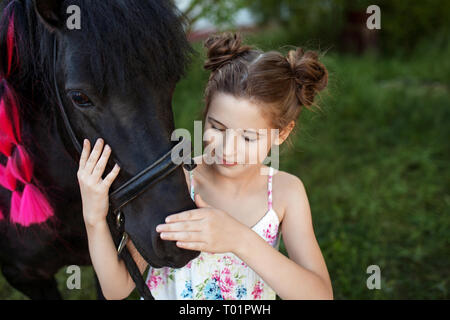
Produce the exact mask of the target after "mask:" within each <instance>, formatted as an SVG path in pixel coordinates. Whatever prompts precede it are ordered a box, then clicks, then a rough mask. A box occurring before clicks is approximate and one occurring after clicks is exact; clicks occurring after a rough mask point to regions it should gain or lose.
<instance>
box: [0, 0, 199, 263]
mask: <svg viewBox="0 0 450 320" xmlns="http://www.w3.org/2000/svg"><path fill="white" fill-rule="evenodd" d="M8 5H9V7H8V8H7V10H4V11H5V12H4V17H7V18H5V20H6V19H7V21H8V23H9V25H10V26H9V27H8V32H6V36H5V39H4V40H5V41H3V40H2V41H1V42H2V46H1V48H0V49H1V50H2V51H3V52H8V55H7V56H6V59H5V58H4V60H5V61H2V65H3V66H6V68H5V67H4V68H3V70H2V73H3V76H4V78H5V79H7V78H11V79H13V78H14V76H13V75H10V74H9V73H11V72H13V71H12V70H13V69H14V68H15V67H18V71H17V74H18V77H19V78H24V77H26V75H24V73H25V72H24V71H23V70H27V73H34V74H32V75H28V76H32V77H33V80H32V81H29V83H30V85H33V84H36V83H39V87H38V86H37V84H36V90H30V89H28V92H33V91H38V90H39V91H41V92H39V93H36V94H44V95H45V97H46V101H47V105H46V106H43V108H50V114H53V115H54V116H56V117H58V114H57V112H56V111H55V112H51V110H56V106H57V105H56V95H55V91H54V88H52V84H53V82H52V77H53V74H54V72H55V74H56V82H57V86H58V88H59V92H60V94H61V97H62V102H63V104H64V106H65V108H66V112H67V114H68V118H69V120H70V122H71V125H72V127H73V129H74V131H75V134H76V136H77V137H78V139H79V141H80V142H82V140H83V139H84V138H87V139H89V140H90V141H91V142H95V140H96V139H97V138H99V137H101V138H103V139H104V140H105V142H106V143H108V144H109V145H110V146H111V148H112V150H113V154H114V157H115V159H117V161H118V162H119V163H118V164H119V165H120V167H121V173H120V174H119V176H118V177H117V179H116V181H115V182H114V184H113V185H112V190H114V189H115V188H116V187H117V186H119V185H121V184H122V183H123V182H125V181H126V180H128V179H129V178H131V177H132V176H134V175H135V174H136V173H138V172H139V171H141V170H142V169H143V168H145V167H147V166H148V165H149V164H151V163H153V162H154V161H155V160H157V159H158V158H159V157H160V156H162V155H163V154H165V153H166V152H167V151H168V150H170V149H171V148H172V147H173V145H174V142H172V141H171V134H172V132H173V130H174V122H173V121H174V120H173V114H172V108H171V107H172V105H171V99H172V93H173V90H174V88H175V84H176V82H177V81H178V80H179V79H180V77H181V76H183V74H184V72H185V68H186V66H187V63H188V62H189V58H190V55H191V54H192V53H193V51H192V48H191V47H190V45H189V43H188V42H187V40H186V37H185V34H184V31H183V21H182V20H181V17H180V16H179V15H178V14H177V13H179V12H178V11H177V10H176V8H175V7H174V6H173V5H172V4H171V2H170V1H159V0H154V1H141V0H129V1H121V0H115V1H87V0H71V1H58V0H34V1H31V0H30V1H18V0H14V1H10V2H9V4H8ZM69 6H72V8H73V6H76V10H75V11H70V10H68V7H69ZM78 9H79V10H80V11H79V13H80V14H79V16H78V18H79V19H80V22H81V24H80V27H81V28H80V29H73V30H71V29H69V28H68V24H67V19H69V18H71V17H72V18H74V17H73V15H71V13H70V12H72V13H73V14H75V15H76V14H77V12H78V11H77V10H78ZM68 12H69V13H68ZM18 17H19V18H18ZM54 37H56V41H57V48H58V50H57V56H56V70H54V69H53V65H52V61H53V60H52V59H53V52H52V50H53V40H54V39H55V38H54ZM14 39H18V40H17V41H16V42H17V45H16V46H14ZM3 44H5V45H3ZM14 50H17V55H15V54H14ZM9 53H11V55H9ZM22 60H23V61H22ZM17 63H18V64H17ZM36 73H38V74H36ZM36 79H37V81H36ZM9 83H14V80H11V81H10V82H8V85H5V86H3V88H4V90H3V91H4V93H3V94H2V96H4V97H6V98H5V99H7V103H6V102H5V105H7V106H8V107H7V108H4V109H5V110H7V113H8V114H7V117H6V116H5V117H4V118H5V119H8V124H10V126H6V127H5V128H7V130H3V131H6V132H4V133H3V134H2V135H0V138H1V139H3V140H5V142H4V143H2V142H1V141H3V140H0V146H2V147H1V148H2V152H3V153H4V154H5V155H8V154H9V156H10V157H16V158H18V159H19V160H17V161H11V165H10V167H11V170H7V167H6V166H5V167H1V168H0V169H1V170H3V171H4V172H5V173H4V174H3V175H2V176H3V177H4V179H3V183H2V185H8V186H9V187H10V189H11V190H14V188H15V186H14V185H13V184H14V181H16V180H18V179H16V178H18V176H17V175H21V176H22V180H23V181H22V182H23V183H25V184H26V183H27V182H28V180H27V178H28V177H29V176H30V177H29V178H30V179H29V180H30V182H32V176H33V168H32V162H31V159H29V160H30V161H29V162H26V161H24V160H23V159H25V160H26V159H28V158H29V157H27V153H26V150H25V149H24V148H17V147H16V146H17V145H20V139H19V138H18V134H20V128H19V126H20V119H19V118H20V117H19V113H20V111H19V110H17V109H18V108H13V107H11V106H14V105H15V102H14V95H12V94H11V92H12V90H10V91H8V90H9V88H10V87H11V88H12V86H11V85H9ZM38 88H39V89H38ZM8 95H9V96H8ZM5 101H6V100H5ZM16 105H18V104H16ZM17 119H18V121H17V122H18V125H17V126H15V125H14V123H15V122H16V120H17ZM57 119H58V120H57V123H58V126H59V128H60V129H59V132H60V134H61V136H62V139H63V141H64V142H65V143H64V144H65V147H66V149H67V151H68V152H69V153H71V154H73V155H77V154H76V153H75V152H74V151H75V150H74V149H73V146H72V145H71V141H70V139H69V137H68V135H67V132H65V129H64V126H63V124H62V119H60V118H57ZM18 132H19V133H18ZM74 161H76V162H78V161H79V157H76V156H74ZM16 163H19V164H20V165H21V166H17V165H16V166H15V167H14V165H15V164H16ZM8 164H9V162H8ZM24 164H25V165H24ZM26 164H29V166H27V165H26ZM113 165H114V163H111V164H109V165H108V167H107V169H106V171H105V175H106V174H107V173H108V172H109V171H110V170H111V169H112V166H113ZM14 169H16V170H15V171H16V172H15V171H14ZM16 174H17V175H16ZM0 175H1V173H0ZM73 179H74V183H76V176H74V177H73ZM9 184H11V185H9ZM29 184H30V185H32V184H31V183H29ZM28 189H30V190H32V191H34V192H35V193H34V194H33V196H34V198H36V197H39V196H42V198H39V200H42V199H45V197H43V195H40V194H39V193H38V191H39V190H38V189H32V187H29V188H28ZM28 193H30V192H28ZM23 194H24V192H22V191H21V192H20V193H19V192H17V191H16V196H15V197H14V196H13V197H12V201H16V203H17V204H18V205H19V209H18V210H19V212H20V199H19V198H18V197H19V196H23ZM45 205H46V204H45V203H44V204H42V206H41V207H42V208H43V212H46V213H47V215H48V216H46V217H43V218H42V219H41V220H45V218H49V217H50V216H51V214H52V211H51V210H50V208H45ZM12 206H13V202H12ZM193 208H195V204H194V203H193V202H192V200H191V199H190V197H189V193H188V191H187V186H186V182H185V176H184V173H183V171H182V169H181V167H179V168H178V169H177V170H175V171H174V172H172V173H171V174H170V175H169V176H167V177H166V178H165V179H164V180H162V181H160V182H158V184H156V185H154V186H153V187H152V188H150V189H148V190H146V191H145V192H144V193H142V194H141V195H140V196H139V197H138V198H136V199H134V200H133V201H131V202H129V203H128V204H127V205H126V206H125V207H124V208H123V210H122V211H123V213H124V215H125V231H127V233H128V234H129V235H130V237H131V239H132V241H133V243H134V244H135V246H136V248H137V249H138V251H139V252H140V254H141V255H142V256H143V257H144V258H145V259H146V260H147V261H148V262H149V263H150V264H152V265H153V266H155V267H161V266H172V267H180V266H183V265H185V264H186V263H187V262H188V261H190V260H191V259H193V258H194V257H195V256H196V255H198V252H195V251H188V250H183V249H180V248H178V247H176V245H175V243H174V242H172V241H163V240H161V239H160V237H159V235H158V233H157V232H156V230H155V228H156V226H157V225H158V224H160V223H163V222H164V219H165V217H166V216H167V215H169V214H172V213H176V212H179V211H184V210H189V209H193ZM80 214H81V212H80ZM3 216H4V217H5V216H6V215H5V213H3ZM0 218H1V216H0Z"/></svg>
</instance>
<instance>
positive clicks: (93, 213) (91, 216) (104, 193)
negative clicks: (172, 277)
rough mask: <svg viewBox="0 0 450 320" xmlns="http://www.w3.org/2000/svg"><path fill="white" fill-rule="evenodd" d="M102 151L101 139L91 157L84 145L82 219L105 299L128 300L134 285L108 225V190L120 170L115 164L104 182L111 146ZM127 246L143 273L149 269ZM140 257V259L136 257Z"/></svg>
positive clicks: (128, 245) (81, 184)
mask: <svg viewBox="0 0 450 320" xmlns="http://www.w3.org/2000/svg"><path fill="white" fill-rule="evenodd" d="M102 149H103V140H102V139H99V140H97V142H96V144H95V147H94V149H93V150H92V153H91V154H90V155H89V152H90V143H89V140H85V142H84V146H83V151H82V154H81V158H80V167H79V169H78V173H77V177H78V181H79V184H80V191H81V197H82V202H83V218H84V222H85V226H86V231H87V236H88V244H89V253H90V256H91V261H92V266H93V267H94V270H95V273H96V274H97V277H98V279H99V282H100V286H101V289H102V293H103V296H104V297H105V298H106V299H125V298H126V297H128V296H129V295H130V293H131V291H132V290H133V289H134V287H135V284H134V282H133V280H132V278H131V276H130V274H129V272H128V270H127V269H126V266H125V263H124V262H123V260H120V259H119V258H118V256H117V251H116V248H115V245H114V241H113V239H112V236H111V233H110V231H109V227H108V224H107V222H106V215H107V214H108V208H109V201H108V193H109V188H110V186H111V184H112V182H113V181H114V179H115V178H116V177H117V175H118V173H119V170H120V168H119V167H118V166H117V165H116V166H115V167H114V169H112V171H111V172H110V173H109V174H108V175H107V176H106V177H105V179H102V178H101V177H102V174H103V172H104V170H105V167H106V164H107V162H108V158H109V156H110V154H111V148H110V147H109V146H106V147H105V148H104V150H103V152H102ZM100 155H101V157H100ZM127 247H128V248H129V249H130V252H131V254H132V256H133V258H134V259H135V261H136V263H137V265H138V266H139V269H140V270H141V273H143V272H144V270H145V267H146V263H145V261H144V260H143V259H142V258H140V259H138V258H139V257H140V255H139V254H138V253H137V251H136V249H135V248H134V246H133V245H132V243H131V241H130V242H129V243H128V244H127ZM138 255H139V257H137V256H138Z"/></svg>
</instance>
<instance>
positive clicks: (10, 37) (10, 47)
mask: <svg viewBox="0 0 450 320" xmlns="http://www.w3.org/2000/svg"><path fill="white" fill-rule="evenodd" d="M10 19H11V20H10V21H9V25H8V33H7V37H6V47H7V51H8V73H7V74H6V77H9V75H10V74H11V67H12V59H13V51H14V48H15V44H14V42H15V41H14V40H15V39H14V14H12V15H11V18H10ZM16 56H17V55H16Z"/></svg>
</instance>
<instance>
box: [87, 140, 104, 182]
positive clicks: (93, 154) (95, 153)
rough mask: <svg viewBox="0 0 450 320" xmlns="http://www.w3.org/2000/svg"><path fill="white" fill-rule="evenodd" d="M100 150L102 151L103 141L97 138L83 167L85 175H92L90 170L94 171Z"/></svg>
mask: <svg viewBox="0 0 450 320" xmlns="http://www.w3.org/2000/svg"><path fill="white" fill-rule="evenodd" d="M102 149H103V139H101V138H99V139H97V142H96V143H95V146H94V149H93V150H92V152H91V155H90V156H89V159H88V160H87V162H86V166H85V167H84V169H85V171H86V173H87V174H92V170H94V167H95V165H96V164H97V161H98V158H99V157H100V154H101V152H102Z"/></svg>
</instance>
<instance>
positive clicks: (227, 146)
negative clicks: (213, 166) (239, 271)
mask: <svg viewBox="0 0 450 320" xmlns="http://www.w3.org/2000/svg"><path fill="white" fill-rule="evenodd" d="M224 140H225V141H224V142H223V159H224V160H227V161H235V159H234V156H235V154H236V150H237V136H236V134H234V133H230V134H228V133H227V135H226V137H225V139H224Z"/></svg>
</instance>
